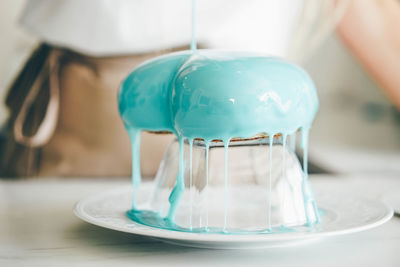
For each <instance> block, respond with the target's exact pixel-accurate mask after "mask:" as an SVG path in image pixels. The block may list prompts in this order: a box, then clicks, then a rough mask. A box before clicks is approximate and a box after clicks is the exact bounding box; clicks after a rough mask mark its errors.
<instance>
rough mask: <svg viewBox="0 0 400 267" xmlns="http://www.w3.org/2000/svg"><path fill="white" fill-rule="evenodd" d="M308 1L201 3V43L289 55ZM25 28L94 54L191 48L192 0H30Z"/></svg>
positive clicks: (201, 0)
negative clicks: (302, 9) (290, 43)
mask: <svg viewBox="0 0 400 267" xmlns="http://www.w3.org/2000/svg"><path fill="white" fill-rule="evenodd" d="M303 1H304V0H280V1H271V0H198V1H197V3H196V28H197V39H198V41H199V42H200V43H202V44H204V45H206V46H208V47H212V48H224V49H235V50H242V49H245V50H253V51H259V52H264V53H268V54H272V55H277V56H285V55H286V53H287V49H288V45H289V42H290V38H291V36H292V32H293V31H294V30H295V27H296V24H297V21H298V19H299V16H300V13H301V8H302V5H303ZM21 23H22V25H23V26H24V27H25V28H26V29H28V30H29V31H30V32H32V33H34V34H35V35H37V36H38V37H39V38H41V39H42V40H44V41H46V42H48V43H51V44H54V45H58V46H62V47H67V48H71V49H74V50H76V51H79V52H82V53H85V54H88V55H93V56H106V55H115V54H134V53H143V52H149V51H154V50H160V49H165V48H172V47H179V46H183V45H188V44H189V43H190V38H191V1H190V0H30V1H29V2H28V3H27V5H26V7H25V9H24V11H23V13H22V16H21Z"/></svg>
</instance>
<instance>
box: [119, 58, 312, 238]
mask: <svg viewBox="0 0 400 267" xmlns="http://www.w3.org/2000/svg"><path fill="white" fill-rule="evenodd" d="M118 97H119V110H120V114H121V117H122V119H123V121H124V124H125V126H126V128H127V129H128V131H129V132H130V133H134V134H131V140H132V148H133V149H132V151H133V164H132V166H133V174H132V180H133V183H134V188H137V187H138V184H139V183H140V169H139V163H140V162H139V159H138V158H139V149H138V147H139V145H138V142H140V139H138V137H137V136H138V135H140V132H141V131H143V130H147V131H170V132H172V133H174V134H175V135H176V136H177V137H178V140H179V144H180V149H179V171H178V176H177V179H176V185H175V187H174V189H173V190H172V193H171V195H170V197H169V202H170V209H169V212H168V215H167V217H166V218H165V220H167V221H168V225H170V226H171V225H172V226H174V225H175V223H174V217H175V214H176V210H177V207H178V205H179V202H180V199H181V197H182V194H183V192H184V188H185V184H184V166H185V164H184V162H183V158H184V156H183V143H184V139H189V141H190V142H191V140H193V139H194V138H202V139H204V140H205V142H206V144H209V142H210V141H212V140H216V139H219V140H222V141H223V142H224V144H225V149H226V159H225V161H226V162H225V165H226V166H227V149H228V148H227V144H229V140H231V138H233V137H240V138H249V137H252V136H254V135H256V134H259V133H266V134H268V135H269V136H270V139H273V138H272V137H273V136H274V134H277V133H281V134H283V135H287V134H293V133H294V132H296V131H297V130H298V129H309V128H310V127H311V123H312V121H313V119H314V116H315V113H316V111H317V109H318V98H317V94H316V90H315V87H314V84H313V82H312V80H311V79H310V77H309V76H308V75H307V73H306V72H304V71H303V70H302V69H301V68H299V67H297V66H296V65H294V64H292V63H289V62H287V61H285V60H283V59H279V58H274V57H267V56H263V55H259V54H254V53H243V52H227V51H213V50H196V51H183V52H179V53H172V54H169V55H166V56H162V57H157V58H155V59H153V60H150V61H147V62H145V63H143V64H142V65H140V66H139V67H137V68H136V69H135V70H133V71H132V72H131V74H129V76H128V77H127V78H126V80H125V81H124V82H123V83H122V85H121V88H120V90H119V95H118ZM303 132H304V131H302V136H303V139H307V138H308V137H307V136H306V135H305V134H303ZM138 140H139V141H138ZM304 150H305V151H306V146H305V148H304ZM270 152H271V153H272V150H270ZM305 155H306V152H305ZM306 163H307V162H305V166H306ZM225 168H226V169H225V173H226V174H225V186H226V188H225V191H227V186H228V174H227V167H225ZM304 171H305V173H306V172H307V169H306V167H305V169H304ZM207 176H208V153H207ZM207 186H208V177H207ZM135 190H136V189H135ZM303 191H304V202H305V204H307V203H312V204H313V206H314V208H315V210H316V206H315V202H313V201H314V200H313V197H312V195H311V191H310V188H309V186H308V179H307V177H305V179H304V184H303ZM225 202H226V203H225V212H224V227H223V229H222V230H223V231H226V226H227V210H228V207H227V203H228V200H227V193H226V199H225ZM268 205H271V200H270V199H269V204H268ZM134 207H135V204H133V210H132V213H133V214H136V212H137V211H135V208H134ZM305 207H306V217H307V223H309V224H310V223H312V220H311V218H310V217H309V215H308V214H309V213H308V205H306V206H305ZM135 218H137V219H138V218H139V217H135ZM140 218H142V217H140ZM206 220H207V222H206V228H205V229H206V230H207V229H208V218H206ZM156 221H159V220H156ZM163 225H164V224H163ZM166 227H167V226H166ZM168 229H169V228H168ZM268 229H269V232H271V222H270V218H268ZM193 231H195V230H193Z"/></svg>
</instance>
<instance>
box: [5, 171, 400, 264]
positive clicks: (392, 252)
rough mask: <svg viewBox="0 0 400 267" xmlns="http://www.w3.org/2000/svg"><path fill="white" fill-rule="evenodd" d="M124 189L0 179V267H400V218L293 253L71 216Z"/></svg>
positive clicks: (353, 180)
mask: <svg viewBox="0 0 400 267" xmlns="http://www.w3.org/2000/svg"><path fill="white" fill-rule="evenodd" d="M311 181H312V183H313V184H314V183H323V184H324V186H326V187H327V188H342V189H343V190H349V191H354V190H357V192H358V193H363V194H365V195H368V196H369V197H370V198H379V197H381V196H382V195H384V194H385V193H393V192H395V190H400V176H399V175H390V176H389V175H386V176H385V175H380V176H376V175H375V176H365V175H362V176H361V175H360V176H356V175H353V176H352V177H333V176H314V177H312V178H311ZM128 183H129V179H128V178H126V179H120V178H109V179H88V178H79V179H78V178H73V179H34V178H32V179H28V180H20V181H7V180H0V266H2V267H6V266H71V265H73V266H96V267H101V266H160V265H162V266H177V265H183V264H184V265H185V266H225V265H230V266H249V265H254V266H294V265H295V266H400V255H399V251H400V218H399V217H393V218H392V219H391V220H390V221H389V222H387V223H386V224H384V225H382V226H380V227H378V228H376V229H372V230H369V231H366V232H361V233H355V234H350V235H347V236H338V237H330V238H324V239H321V240H318V241H317V242H313V243H308V244H304V245H300V246H292V247H284V248H270V249H262V250H207V249H195V248H185V247H179V246H173V245H168V244H164V243H161V242H160V241H155V240H152V239H148V238H145V237H141V236H135V235H129V234H125V233H120V232H116V231H111V230H107V229H103V228H100V227H97V226H93V225H90V224H87V223H85V222H83V221H81V220H79V219H78V218H76V217H75V216H74V214H73V212H72V210H73V207H74V204H75V203H76V202H77V201H78V200H79V199H81V198H82V197H85V196H87V195H89V194H93V193H96V192H99V191H102V190H107V189H109V188H113V187H117V186H120V185H124V184H128Z"/></svg>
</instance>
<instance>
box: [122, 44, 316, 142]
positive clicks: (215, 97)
mask: <svg viewBox="0 0 400 267" xmlns="http://www.w3.org/2000/svg"><path fill="white" fill-rule="evenodd" d="M119 108H120V113H121V117H122V119H123V121H124V123H125V126H126V127H128V128H135V129H139V130H148V131H171V132H173V133H174V134H176V135H177V136H178V137H184V138H188V139H194V138H202V139H204V140H206V141H211V140H215V139H222V140H230V139H231V138H233V137H239V138H249V137H251V136H254V135H256V134H260V133H266V134H268V135H274V134H278V133H282V134H290V133H293V132H295V131H296V130H297V129H299V128H309V127H310V126H311V124H312V121H313V119H314V116H315V113H316V111H317V109H318V97H317V93H316V89H315V86H314V84H313V82H312V80H311V79H310V77H309V76H308V74H307V73H306V72H305V71H304V70H303V69H301V68H300V67H298V66H296V65H294V64H292V63H289V62H287V61H285V60H283V59H279V58H275V57H267V56H264V55H259V54H255V53H243V52H227V51H216V50H197V51H196V52H192V51H184V52H178V53H172V54H168V55H165V56H161V57H157V58H154V59H152V60H150V61H147V62H145V63H143V64H141V65H140V66H138V67H137V68H136V69H134V70H133V71H132V72H131V73H130V74H129V76H128V77H127V78H126V79H125V81H124V82H123V83H122V85H121V88H120V91H119Z"/></svg>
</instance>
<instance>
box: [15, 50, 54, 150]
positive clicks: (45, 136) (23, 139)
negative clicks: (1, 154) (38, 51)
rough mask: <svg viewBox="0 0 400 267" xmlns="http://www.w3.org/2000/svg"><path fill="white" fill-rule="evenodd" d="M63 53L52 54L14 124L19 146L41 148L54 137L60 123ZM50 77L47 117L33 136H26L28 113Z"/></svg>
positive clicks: (52, 52)
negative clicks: (25, 128)
mask: <svg viewBox="0 0 400 267" xmlns="http://www.w3.org/2000/svg"><path fill="white" fill-rule="evenodd" d="M60 55H61V51H59V50H57V49H53V50H52V51H51V52H50V55H49V57H48V58H47V62H46V63H45V66H44V67H43V68H42V70H41V71H40V73H39V75H38V77H37V78H36V80H35V82H34V83H33V85H32V87H31V89H30V91H29V93H28V95H27V97H26V98H25V100H24V102H23V104H22V106H21V109H20V111H19V112H18V115H17V117H16V120H15V123H14V129H13V130H14V138H15V141H16V142H17V143H19V144H22V145H25V146H29V147H41V146H44V145H45V144H47V143H48V142H49V140H50V139H51V137H52V136H53V134H54V132H55V130H56V127H57V121H58V114H59V110H60V82H59V75H60V65H59V58H60ZM47 75H48V77H49V102H48V104H47V107H46V111H45V115H44V117H43V120H42V121H41V123H40V124H39V127H38V129H37V131H36V133H34V134H33V135H31V136H26V135H25V134H24V132H23V127H24V124H25V121H26V118H27V115H28V111H29V110H30V108H31V107H32V105H33V104H34V103H35V100H36V98H37V96H38V94H39V92H40V89H41V88H42V85H43V83H44V82H45V80H46V77H47Z"/></svg>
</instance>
